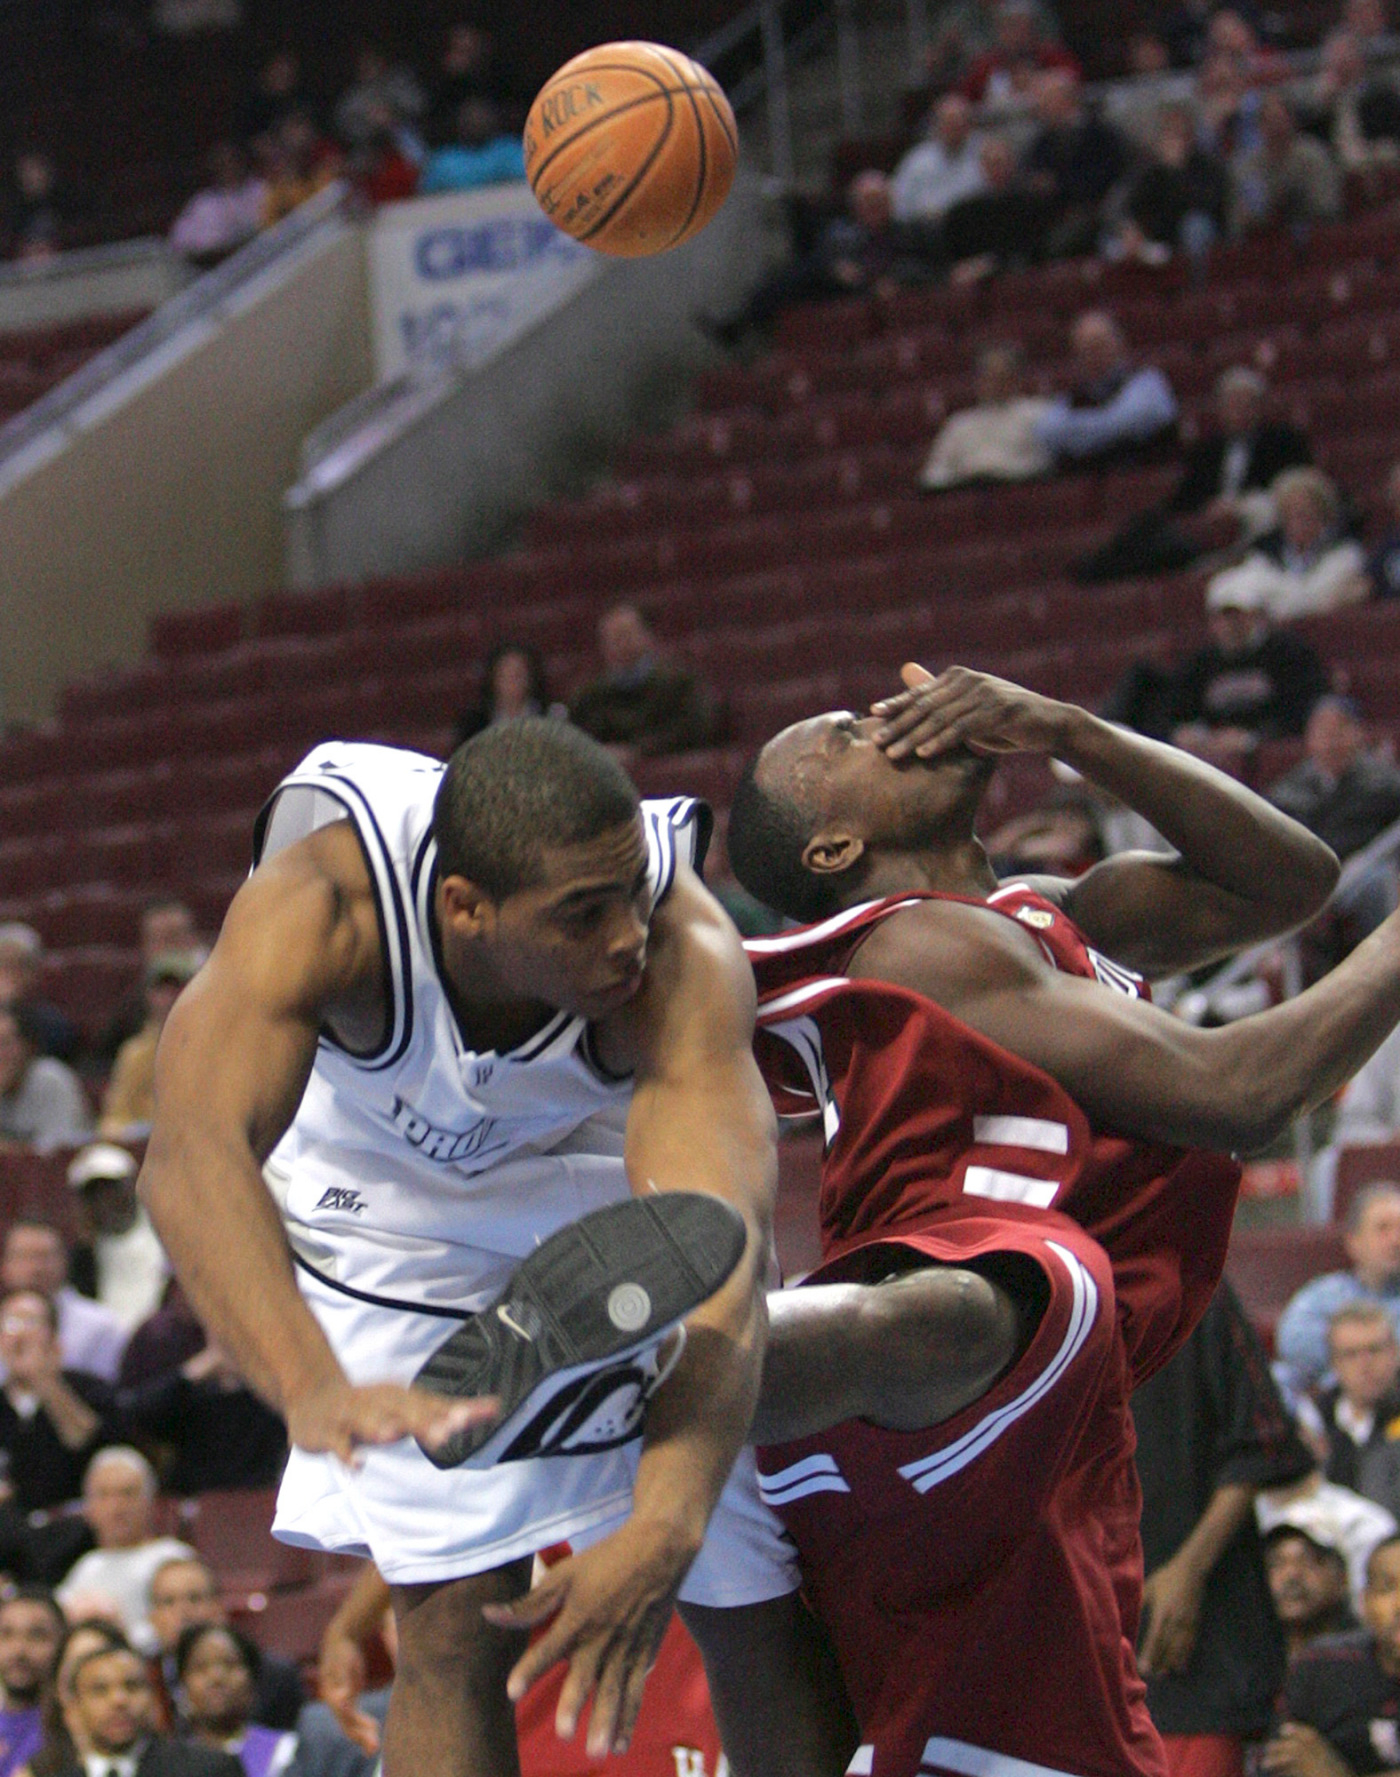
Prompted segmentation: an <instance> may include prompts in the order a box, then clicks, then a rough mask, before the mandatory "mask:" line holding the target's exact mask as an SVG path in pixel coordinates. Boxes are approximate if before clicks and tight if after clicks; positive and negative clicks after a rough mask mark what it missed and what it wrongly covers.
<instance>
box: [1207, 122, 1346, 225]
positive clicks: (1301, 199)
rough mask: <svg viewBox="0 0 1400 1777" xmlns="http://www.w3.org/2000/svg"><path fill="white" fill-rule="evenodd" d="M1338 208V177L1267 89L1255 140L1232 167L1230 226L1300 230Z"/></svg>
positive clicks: (1332, 164) (1327, 158) (1336, 170)
mask: <svg viewBox="0 0 1400 1777" xmlns="http://www.w3.org/2000/svg"><path fill="white" fill-rule="evenodd" d="M1341 210H1342V176H1341V172H1340V170H1339V168H1338V166H1337V163H1336V161H1335V160H1333V158H1332V156H1331V154H1330V153H1329V152H1328V150H1327V149H1326V148H1325V147H1324V146H1323V144H1322V143H1321V142H1319V141H1318V140H1317V138H1316V137H1314V136H1306V135H1303V134H1302V133H1301V132H1300V131H1299V129H1298V126H1297V124H1296V123H1295V122H1294V118H1293V113H1292V111H1290V110H1289V108H1288V103H1287V101H1286V100H1285V99H1284V98H1282V97H1281V96H1280V95H1279V94H1278V93H1269V94H1267V95H1266V96H1265V97H1264V98H1263V99H1262V100H1261V101H1260V105H1259V145H1258V147H1257V148H1254V149H1251V150H1250V151H1249V152H1248V153H1246V154H1245V155H1244V156H1243V157H1242V159H1241V160H1240V161H1239V163H1238V164H1237V166H1236V168H1235V179H1234V208H1233V227H1234V229H1235V232H1236V233H1240V234H1243V233H1246V232H1248V231H1249V230H1251V229H1258V228H1291V229H1293V230H1294V231H1295V232H1300V231H1303V230H1306V229H1307V228H1309V227H1311V226H1312V225H1313V224H1315V223H1318V222H1330V221H1331V220H1332V219H1333V217H1335V216H1339V215H1340V214H1341Z"/></svg>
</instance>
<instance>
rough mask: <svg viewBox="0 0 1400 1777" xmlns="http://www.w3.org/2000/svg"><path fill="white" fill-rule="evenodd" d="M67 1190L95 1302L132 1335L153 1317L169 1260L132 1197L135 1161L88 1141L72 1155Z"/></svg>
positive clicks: (107, 1144)
mask: <svg viewBox="0 0 1400 1777" xmlns="http://www.w3.org/2000/svg"><path fill="white" fill-rule="evenodd" d="M68 1188H69V1190H70V1191H76V1192H77V1193H78V1218H79V1222H80V1224H81V1228H82V1234H83V1238H84V1239H85V1240H86V1241H87V1243H88V1245H89V1246H90V1247H91V1249H92V1259H93V1270H94V1273H95V1277H96V1283H97V1300H98V1302H100V1303H101V1305H102V1306H103V1307H104V1308H106V1309H109V1310H110V1311H111V1313H113V1314H114V1315H115V1316H116V1317H117V1319H118V1320H119V1321H120V1322H121V1324H122V1325H123V1327H125V1328H126V1330H127V1332H128V1333H132V1332H135V1330H136V1328H137V1327H138V1326H140V1325H141V1323H142V1322H143V1321H144V1320H146V1319H148V1318H149V1316H150V1315H152V1314H154V1313H155V1311H156V1309H157V1308H159V1306H160V1304H161V1299H162V1298H163V1296H164V1295H165V1290H166V1285H167V1284H168V1282H169V1281H170V1261H169V1260H168V1259H167V1258H166V1256H165V1248H164V1247H163V1246H162V1245H161V1244H160V1239H159V1236H158V1235H157V1234H156V1231H155V1229H154V1228H153V1227H152V1225H151V1219H150V1217H149V1216H148V1215H147V1214H146V1211H145V1208H144V1206H143V1205H142V1204H141V1203H140V1202H139V1201H138V1200H137V1196H136V1162H135V1160H134V1159H133V1158H132V1156H131V1155H130V1154H129V1153H127V1151H126V1149H125V1148H119V1147H116V1146H114V1145H113V1144H112V1143H111V1142H105V1141H99V1142H93V1143H92V1145H91V1146H90V1147H86V1148H84V1149H83V1150H82V1152H81V1153H79V1154H75V1155H74V1157H73V1163H72V1165H71V1166H70V1167H69V1168H68Z"/></svg>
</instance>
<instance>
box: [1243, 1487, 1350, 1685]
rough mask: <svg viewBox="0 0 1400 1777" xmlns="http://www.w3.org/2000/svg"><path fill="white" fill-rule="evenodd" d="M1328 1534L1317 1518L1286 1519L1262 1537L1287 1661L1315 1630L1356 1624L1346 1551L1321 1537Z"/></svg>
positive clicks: (1338, 1630) (1331, 1631) (1340, 1631)
mask: <svg viewBox="0 0 1400 1777" xmlns="http://www.w3.org/2000/svg"><path fill="white" fill-rule="evenodd" d="M1328 1534H1329V1533H1328V1531H1327V1529H1326V1528H1325V1527H1324V1526H1322V1525H1320V1524H1318V1523H1316V1522H1313V1521H1310V1522H1309V1527H1308V1528H1307V1529H1306V1530H1304V1529H1301V1528H1300V1527H1299V1526H1298V1525H1295V1524H1290V1523H1288V1522H1287V1520H1286V1519H1285V1520H1284V1521H1283V1522H1282V1523H1279V1524H1277V1525H1275V1526H1274V1528H1273V1529H1272V1530H1271V1531H1270V1532H1269V1533H1268V1535H1267V1536H1266V1537H1265V1538H1264V1571H1265V1573H1266V1574H1267V1575H1268V1578H1269V1591H1270V1593H1271V1595H1272V1597H1273V1601H1274V1610H1275V1612H1276V1613H1277V1615H1278V1620H1279V1622H1280V1623H1281V1624H1282V1625H1283V1632H1284V1636H1285V1639H1286V1640H1287V1643H1288V1661H1289V1664H1290V1665H1292V1663H1293V1661H1294V1660H1296V1659H1297V1658H1298V1656H1299V1654H1301V1653H1302V1652H1303V1650H1304V1648H1307V1647H1310V1646H1311V1645H1312V1643H1313V1642H1314V1641H1316V1640H1317V1639H1318V1638H1319V1637H1320V1636H1323V1635H1344V1634H1345V1633H1346V1632H1347V1630H1349V1629H1354V1628H1355V1627H1356V1613H1355V1611H1353V1610H1352V1608H1351V1585H1350V1582H1349V1580H1348V1577H1347V1558H1346V1552H1345V1550H1344V1549H1343V1548H1342V1546H1341V1544H1340V1542H1332V1541H1328V1540H1324V1539H1326V1538H1327V1537H1328Z"/></svg>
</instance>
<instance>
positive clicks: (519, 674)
mask: <svg viewBox="0 0 1400 1777" xmlns="http://www.w3.org/2000/svg"><path fill="white" fill-rule="evenodd" d="M567 715H568V711H567V710H566V709H565V708H564V705H563V704H562V703H556V702H555V700H554V699H553V698H552V697H551V696H550V694H549V681H548V679H547V678H546V676H545V670H544V662H543V660H541V659H540V654H539V649H538V648H534V647H532V646H531V645H530V643H529V642H510V641H506V642H497V643H496V645H495V647H494V648H492V650H491V652H490V653H489V654H488V655H487V656H486V664H485V666H483V668H482V669H481V695H480V696H479V697H478V698H477V700H476V702H475V703H474V704H473V705H472V707H471V708H470V709H469V710H464V711H463V712H462V714H461V715H460V716H459V717H458V718H457V735H456V743H455V744H456V745H457V746H461V744H462V742H463V741H464V740H470V739H471V737H472V736H473V735H474V734H480V733H481V731H482V729H483V728H490V727H491V725H492V724H493V723H495V722H509V721H510V720H511V719H512V718H513V717H515V716H567Z"/></svg>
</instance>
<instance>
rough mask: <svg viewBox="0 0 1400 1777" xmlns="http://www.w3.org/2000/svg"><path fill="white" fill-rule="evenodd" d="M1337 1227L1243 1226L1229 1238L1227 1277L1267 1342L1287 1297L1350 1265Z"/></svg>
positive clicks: (1270, 1337) (1226, 1264) (1287, 1300)
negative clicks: (1312, 1281) (1326, 1273)
mask: <svg viewBox="0 0 1400 1777" xmlns="http://www.w3.org/2000/svg"><path fill="white" fill-rule="evenodd" d="M1346 1264H1347V1257H1346V1249H1345V1248H1344V1247H1343V1245H1342V1241H1341V1236H1340V1235H1339V1234H1338V1233H1337V1231H1336V1229H1335V1228H1239V1227H1237V1228H1236V1229H1235V1232H1234V1234H1233V1235H1232V1236H1231V1239H1230V1253H1229V1257H1228V1259H1227V1260H1226V1263H1225V1272H1226V1276H1228V1278H1229V1279H1230V1282H1231V1283H1232V1284H1233V1285H1234V1286H1235V1289H1236V1290H1237V1291H1238V1293H1239V1297H1240V1300H1241V1302H1242V1303H1243V1304H1244V1307H1245V1311H1246V1313H1247V1314H1248V1315H1249V1317H1250V1319H1251V1320H1252V1321H1253V1322H1254V1323H1255V1325H1256V1326H1257V1327H1258V1328H1259V1329H1260V1331H1261V1333H1262V1334H1263V1335H1264V1336H1265V1337H1266V1339H1267V1340H1268V1341H1269V1343H1272V1340H1273V1330H1274V1326H1275V1325H1276V1323H1277V1321H1278V1317H1279V1315H1280V1314H1281V1313H1282V1312H1283V1310H1284V1308H1285V1307H1286V1306H1287V1304H1288V1302H1289V1300H1290V1299H1291V1298H1292V1297H1293V1296H1294V1295H1295V1294H1296V1293H1297V1292H1298V1290H1300V1289H1301V1288H1302V1286H1303V1285H1304V1284H1305V1283H1307V1282H1308V1281H1309V1279H1310V1278H1314V1277H1320V1276H1321V1275H1322V1274H1323V1273H1324V1272H1326V1271H1341V1270H1345V1269H1346Z"/></svg>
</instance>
